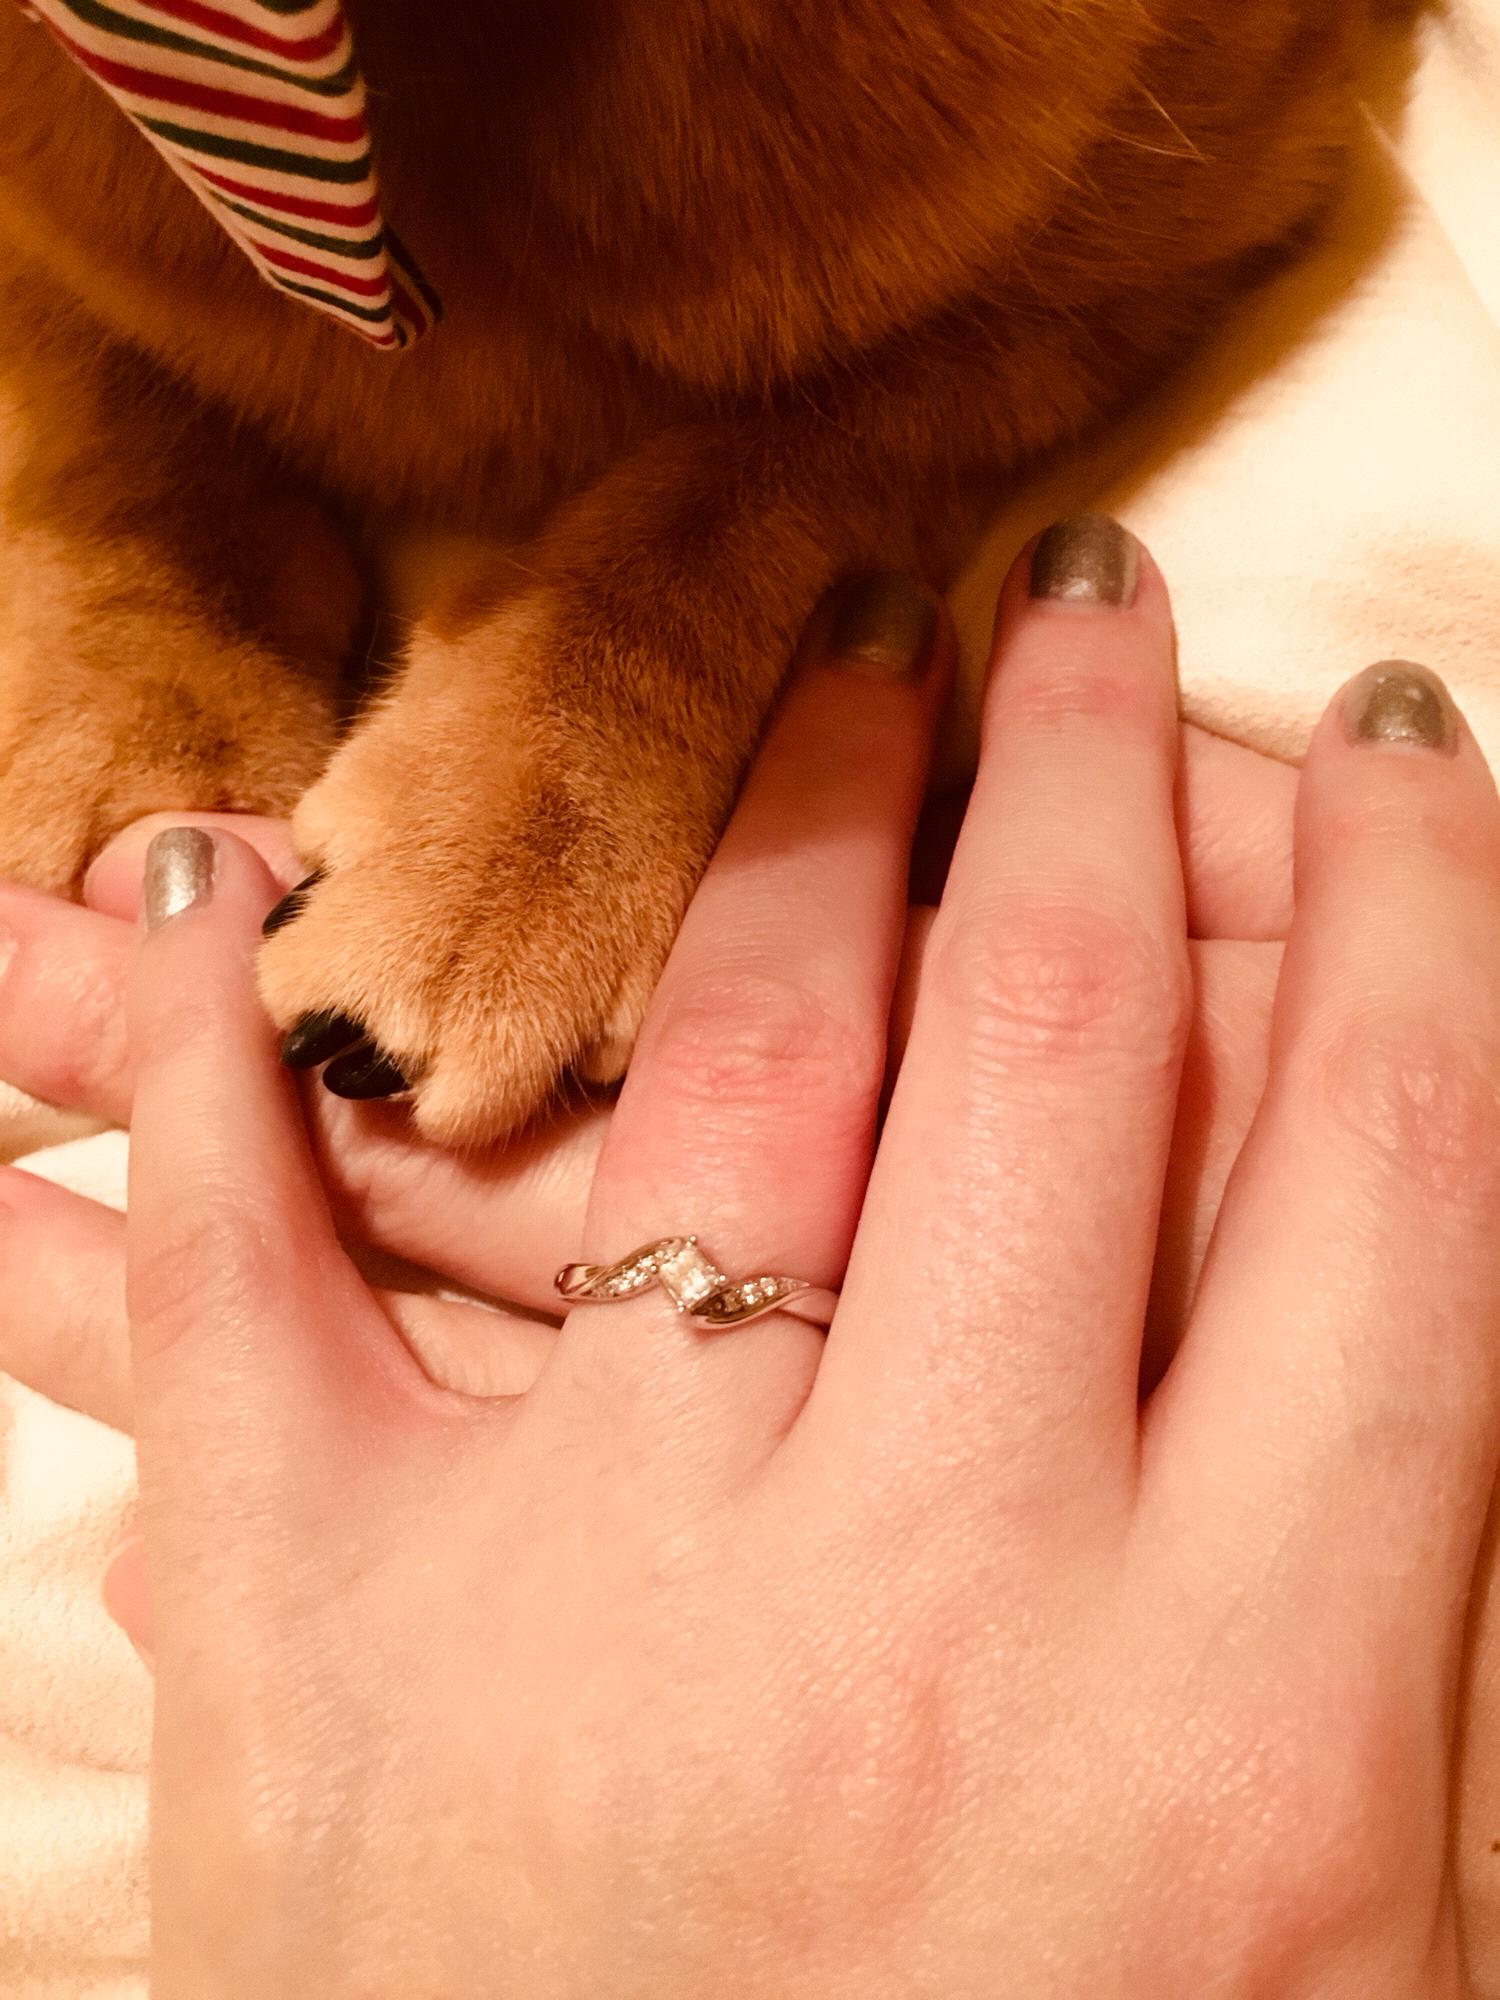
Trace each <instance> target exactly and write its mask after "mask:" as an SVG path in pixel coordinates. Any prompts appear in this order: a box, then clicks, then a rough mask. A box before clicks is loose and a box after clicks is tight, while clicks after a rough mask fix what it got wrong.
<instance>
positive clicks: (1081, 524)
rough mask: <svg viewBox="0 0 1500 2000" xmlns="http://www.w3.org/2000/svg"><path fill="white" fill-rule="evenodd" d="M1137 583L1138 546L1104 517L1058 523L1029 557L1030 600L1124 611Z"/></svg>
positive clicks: (1043, 537)
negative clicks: (1044, 599) (1100, 606)
mask: <svg viewBox="0 0 1500 2000" xmlns="http://www.w3.org/2000/svg"><path fill="white" fill-rule="evenodd" d="M1140 578H1141V545H1140V543H1139V542H1138V541H1137V540H1136V538H1135V536H1134V535H1132V534H1131V533H1130V531H1129V530H1128V529H1126V528H1122V527H1121V526H1120V524H1119V522H1118V521H1112V520H1111V519H1110V518H1109V516H1108V515H1107V514H1079V515H1077V516H1076V517H1075V518H1074V519H1073V520H1071V521H1057V522H1054V523H1053V525H1052V526H1051V527H1050V528H1049V529H1048V530H1047V532H1046V533H1045V534H1044V535H1043V536H1042V538H1041V540H1040V541H1039V542H1038V543H1037V545H1036V547H1035V549H1034V550H1033V551H1032V556H1031V595H1032V596H1033V597H1034V598H1038V599H1041V598H1048V599H1050V600H1051V601H1052V602H1053V603H1061V604H1097V605H1103V606H1109V607H1111V608H1112V609H1114V610H1117V611H1118V610H1123V609H1124V608H1125V607H1126V606H1127V605H1129V604H1131V603H1132V602H1133V601H1134V599H1135V593H1136V587H1137V585H1138V584H1139V583H1140Z"/></svg>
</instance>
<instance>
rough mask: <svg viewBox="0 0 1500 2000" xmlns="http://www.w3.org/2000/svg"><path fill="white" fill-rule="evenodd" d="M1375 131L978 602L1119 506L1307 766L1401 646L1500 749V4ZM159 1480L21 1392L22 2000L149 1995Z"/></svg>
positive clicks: (974, 580) (97, 1158)
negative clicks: (151, 1568) (1044, 541)
mask: <svg viewBox="0 0 1500 2000" xmlns="http://www.w3.org/2000/svg"><path fill="white" fill-rule="evenodd" d="M1368 121H1369V122H1368V143H1367V145H1366V148H1365V152H1364V158H1363V161H1362V166H1361V171H1360V174H1359V176H1358V179H1357V182H1356V185H1355V186H1354V188H1353V189H1352V191H1351V195H1350V198H1349V200H1348V202H1347V203H1346V204H1345V207H1344V210H1343V212H1342V217H1341V221H1340V224H1339V226H1338V227H1337V229H1336V230H1335V231H1334V232H1333V234H1332V237H1331V240H1330V242H1329V244H1328V246H1327V247H1326V248H1325V249H1323V250H1320V251H1319V252H1318V253H1316V254H1315V255H1314V256H1313V257H1312V258H1310V259H1309V260H1308V261H1306V262H1304V263H1303V264H1302V265H1301V266H1300V267H1299V268H1298V269H1296V270H1295V271H1293V272H1291V273H1290V274H1288V275H1287V276H1286V277H1284V278H1283V279H1281V280H1278V281H1277V282H1276V283H1275V284H1274V285H1273V286H1272V287H1271V288H1270V289H1269V290H1267V291H1266V292H1265V293H1264V294H1262V295H1260V296H1258V297H1257V298H1256V299H1255V300H1253V301H1252V302H1251V303H1250V304H1249V306H1248V307H1247V308H1246V309H1244V310H1242V311H1241V312H1240V313H1239V314H1238V315H1237V317H1236V320H1235V323H1234V325H1233V327H1232V328H1231V329H1230V330H1229V331H1228V332H1227V333H1226V335H1225V336H1224V337H1223V338H1222V339H1221V340H1220V341H1219V342H1218V343H1217V344H1216V345H1215V346H1214V348H1213V349H1212V350H1211V351H1210V352H1208V353H1206V354H1204V355H1203V356H1201V357H1200V359H1199V360H1198V361H1197V362H1196V363H1195V364H1194V365H1193V366H1192V368H1191V369H1190V370H1189V371H1188V373H1187V374H1186V375H1185V376H1183V377H1181V378H1180V379H1179V380H1178V381H1177V382H1176V383H1174V385H1173V386H1172V388H1171V389H1170V391H1169V392H1167V393H1166V394H1164V395H1163V396H1161V397H1160V398H1159V399H1158V400H1157V401H1156V403H1155V404H1154V405H1153V406H1152V407H1151V408H1150V409H1147V410H1144V411H1142V412H1141V413H1139V415H1138V416H1137V417H1136V418H1134V419H1133V420H1132V421H1131V422H1130V424H1129V425H1128V426H1126V427H1124V428H1122V429H1121V430H1120V431H1119V432H1117V433H1116V434H1115V435H1113V436H1112V437H1110V438H1109V439H1108V440H1107V441H1106V442H1105V444H1104V445H1103V446H1102V447H1100V448H1098V449H1096V450H1093V451H1091V452H1089V453H1087V454H1080V455H1078V456H1076V457H1075V458H1074V459H1073V460H1072V461H1071V462H1069V463H1068V464H1066V465H1063V466H1060V467H1058V468H1056V469H1055V470H1054V471H1051V472H1049V474H1048V475H1047V477H1046V478H1045V480H1044V481H1042V482H1039V483H1038V484H1037V485H1036V486H1034V487H1033V488H1031V489H1030V490H1029V491H1028V492H1027V493H1026V494H1025V495H1024V496H1023V497H1022V498H1021V500H1020V501H1019V502H1018V503H1017V504H1016V505H1015V506H1014V507H1012V508H1010V509H1008V510H1007V512H1006V514H1005V516H1004V517H1003V519H1001V520H999V521H998V522H997V523H996V524H995V527H994V531H993V533H992V534H991V535H990V536H989V538H988V540H987V543H986V547H985V551H984V554H983V556H982V558H981V559H980V561H979V562H977V563H976V564H975V565H974V567H973V569H972V571H971V573H970V574H969V576H968V577H966V579H965V580H964V582H963V584H962V586H961V587H960V589H959V591H958V592H957V593H956V604H957V609H958V612H959V617H960V623H961V625H962V627H963V629H964V631H965V634H966V636H967V638H968V640H969V641H970V646H969V651H970V655H971V659H972V660H974V661H977V660H978V658H979V657H980V654H981V650H982V645H983V640H984V635H985V633H986V631H987V628H988V624H989V619H990V613H991V607H992V604H993V601H994V593H995V588H996V583H997V579H998V575H999V573H1000V571H1001V570H1002V569H1003V568H1004V566H1005V564H1006V563H1007V562H1008V561H1009V559H1010V557H1011V556H1012V555H1013V553H1014V551H1015V549H1016V548H1017V546H1018V545H1019V544H1020V542H1021V540H1022V539H1023V538H1024V537H1025V536H1026V535H1027V534H1029V533H1030V532H1031V531H1032V530H1033V528H1035V527H1037V526H1040V525H1041V524H1042V523H1043V522H1045V521H1046V520H1048V519H1050V518H1052V517H1053V516H1055V515H1057V514H1060V513H1064V512H1069V511H1073V510H1075V509H1077V508H1078V507H1080V506H1100V507H1105V508H1108V509H1110V510H1112V511H1114V512H1116V513H1119V514H1120V515H1121V516H1123V518H1125V519H1126V520H1128V521H1129V522H1130V523H1131V525H1132V526H1133V527H1135V528H1136V529H1137V530H1138V531H1139V532H1140V533H1141V534H1142V535H1143V536H1144V537H1145V538H1146V540H1147V541H1148V542H1149V543H1150V545H1151V547H1152V548H1153V549H1154V550H1155V552H1156V554H1157V556H1158V557H1159V559H1160V560H1161V562H1162V564H1163V566H1164V567H1165V569H1166V571H1167V574H1168V576H1169V578H1170V580H1171V582H1172V586H1173V590H1174V593H1175V597H1176V603H1177V615H1178V623H1179V628H1180V633H1181V658H1182V675H1183V684H1184V692H1185V697H1186V702H1187V706H1188V709H1189V711H1190V713H1191V714H1192V715H1193V716H1194V717H1196V718H1197V719H1198V720H1200V721H1202V722H1204V723H1206V724H1208V725H1209V726H1210V727H1212V728H1214V729H1217V730H1219V731H1221V732H1222V733H1224V734H1226V735H1230V736H1234V737H1237V738H1240V739H1241V740H1243V741H1245V742H1249V743H1254V744H1257V745H1259V746H1261V747H1263V748H1265V749H1268V750H1272V751H1276V752H1278V753H1280V754H1282V755H1286V756H1295V755H1296V754H1297V753H1298V751H1299V749H1300V746H1301V745H1302V743H1303V742H1304V741H1305V738H1306V735H1307V731H1308V729H1309V726H1310V725H1311V723H1312V721H1313V719H1314V718H1315V716H1316V715H1317V714H1318V712H1319V711H1320V709H1321V708H1322V705H1323V703H1324V701H1325V700H1326V698H1327V696H1328V695H1329V693H1330V692H1331V691H1332V689H1333V688H1334V687H1335V686H1336V685H1337V684H1338V683H1339V682H1340V681H1341V680H1342V679H1344V678H1345V676H1347V675H1348V674H1350V673H1352V672H1354V671H1355V670H1357V669H1358V668H1359V667H1361V666H1363V665H1365V664H1367V663H1368V662H1369V661H1370V660H1373V659H1378V658H1383V657H1388V656H1390V655H1393V654H1399V655H1405V656H1407V657H1411V658H1415V659H1419V660H1427V661H1430V662H1431V664H1432V665H1433V666H1435V667H1437V668H1439V669H1440V670H1441V671H1442V672H1443V673H1444V674H1446V675H1447V676H1448V678H1449V679H1450V681H1451V682H1452V683H1453V685H1454V687H1455V688H1456V689H1457V691H1458V693H1459V696H1460V698H1461V699H1462V701H1463V702H1464V705H1465V707H1466V709H1467V711H1468V713H1469V716H1470V717H1471V719H1472V721H1473V722H1474V724H1475V726H1476V728H1477V729H1478V731H1479V734H1480V736H1481V738H1482V739H1483V740H1484V742H1485V743H1486V745H1487V747H1488V749H1489V753H1490V756H1491V758H1492V760H1494V761H1496V763H1497V766H1500V634H1497V629H1496V628H1497V624H1500V616H1497V614H1500V224H1497V221H1496V218H1497V217H1500V0H1453V5H1452V7H1451V9H1450V12H1449V13H1448V15H1447V16H1446V18H1445V19H1443V20H1441V21H1434V22H1432V23H1430V24H1429V26H1428V28H1427V30H1426V33H1425V36H1424V52H1423V60H1422V64H1421V70H1420V75H1419V78H1418V82H1417V88H1416V92H1415V96H1414V99H1413V101H1412V104H1411V107H1410V109H1409V111H1408V112H1407V114H1406V116H1405V117H1404V119H1403V118H1402V117H1401V115H1400V109H1399V90H1398V88H1397V86H1396V82H1395V80H1393V78H1391V77H1375V78H1372V79H1371V83H1370V89H1369V113H1368ZM972 683H973V677H972V676H971V684H970V688H969V693H968V698H967V702H966V705H965V710H964V716H963V717H961V718H960V722H959V725H958V728H957V730H956V732H955V743H956V744H957V745H959V746H960V748H959V749H958V750H957V752H956V754H957V755H959V756H961V755H962V749H961V746H962V745H963V743H965V742H966V741H968V740H971V738H972V710H973V684H972ZM72 1129H75V1130H76V1128H72ZM66 1130H67V1128H64V1127H63V1126H62V1125H61V1124H59V1123H57V1122H56V1121H55V1120H54V1118H53V1116H52V1114H47V1113H44V1112H41V1111H40V1110H39V1109H38V1108H37V1107H35V1106H28V1105H26V1104H24V1103H23V1102H22V1101H21V1100H19V1099H18V1098H17V1097H16V1096H15V1094H14V1093H11V1094H10V1095H9V1096H8V1097H6V1096H4V1095H3V1093H0V1156H3V1155H4V1154H5V1153H9V1154H12V1155H14V1154H16V1153H29V1154H30V1157H29V1158H28V1160H27V1164H28V1165H29V1166H31V1167H33V1168H34V1169H35V1170H36V1171H39V1172H42V1173H46V1174H48V1175H50V1176H51V1177H53V1178H55V1179H57V1180H59V1181H62V1182H64V1183H66V1184H67V1185H69V1186H72V1187H76V1188H80V1189H82V1190H84V1191H85V1192H88V1193H92V1194H97V1195H101V1196H103V1197H104V1198H107V1199H114V1200H118V1199H119V1198H120V1193H121V1190H122V1187H123V1177H124V1142H123V1139H122V1138H121V1137H120V1135H118V1134H113V1133H111V1134H100V1135H97V1136H93V1137H86V1138H81V1139H80V1138H76V1137H75V1138H73V1139H72V1140H71V1143H68V1144H63V1145H56V1144H52V1145H50V1146H49V1145H48V1141H49V1140H52V1141H55V1140H57V1139H59V1138H62V1137H64V1136H66ZM38 1146H45V1147H47V1149H46V1150H43V1151H40V1152H37V1151H34V1150H33V1149H34V1148H36V1147H38ZM131 1478H132V1466H131V1454H130V1449H129V1447H128V1445H127V1444H125V1443H124V1442H123V1441H122V1440H121V1439H119V1438H117V1437H115V1436H113V1435H112V1434H111V1433H109V1432H107V1431H105V1430H103V1429H101V1428H100V1427H99V1426H97V1425H95V1424H93V1423H90V1422H89V1421H87V1420H86V1419H84V1418H82V1417H78V1416H74V1415H72V1414H71V1413H69V1412H66V1411H61V1410H58V1409H55V1408H53V1407H51V1406H49V1405H47V1404H46V1403H44V1402H42V1401H41V1400H40V1399H39V1398H38V1397H36V1396H33V1395H30V1394H28V1393H27V1392H26V1391H24V1390H21V1389H17V1388H14V1387H13V1386H11V1385H9V1384H7V1383H5V1382H4V1381H3V1379H0V1503H3V1504H0V1993H3V1994H5V1995H6V1996H8V2000H124V1996H127V1995H128V1996H131V2000H139V1996H142V1995H143V1994H144V1991H145V1978H144V1972H143V1969H142V1967H143V1957H144V1947H145V1935H146V1919H145V1908H144V1889H143V1865H142V1864H143V1846H144V1828H145V1776H144V1773H145V1769H146V1760H147V1733H148V1726H149V1684H148V1682H147V1678H146V1675H145V1673H144V1670H143V1669H142V1668H141V1667H140V1665H139V1664H138V1662H137V1661H136V1658H135V1656H134V1654H133V1653H132V1652H131V1651H130V1648H129V1647H128V1646H127V1645H126V1643H125V1641H124V1640H123V1639H122V1638H121V1637H120V1636H119V1635H118V1633H117V1632H116V1631H115V1630H114V1628H113V1627H112V1626H111V1624H110V1623H109V1621H108V1620H107V1619H106V1617H105V1615H104V1613H103V1611H102V1610H101V1609H100V1606H99V1602H98V1592H97V1584H98V1577H99V1573H100V1571H101V1569H102V1568H103V1565H104V1563H105V1561H106V1558H107V1556H108V1554H109V1552H110V1550H111V1548H112V1547H113V1545H114V1543H115V1541H116V1540H117V1539H118V1536H119V1534H120V1532H121V1529H122V1524H123V1523H124V1522H125V1521H126V1519H127V1517H128V1513H129V1509H130V1505H131Z"/></svg>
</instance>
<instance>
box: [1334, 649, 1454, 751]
mask: <svg viewBox="0 0 1500 2000" xmlns="http://www.w3.org/2000/svg"><path fill="white" fill-rule="evenodd" d="M1344 727H1345V729H1346V730H1347V732H1348V735H1349V740H1350V742H1351V743H1409V744H1412V745H1414V746H1415V747H1416V748H1418V749H1422V750H1445V751H1449V752H1453V751H1456V750H1457V748H1458V710H1457V709H1456V708H1455V707H1454V706H1453V698H1452V696H1451V695H1450V694H1449V692H1448V690H1447V688H1446V687H1444V685H1443V683H1442V681H1441V680H1439V678H1438V676H1437V675H1436V674H1435V673H1433V672H1432V671H1431V669H1430V668H1428V667H1419V666H1417V665H1416V663H1415V662H1414V661H1412V660H1380V661H1378V662H1377V663H1376V665H1374V666H1373V667H1366V668H1365V671H1364V672H1363V673H1362V674H1360V675H1358V676H1357V678H1356V679H1354V680H1352V681H1350V683H1349V685H1348V687H1347V688H1345V690H1344Z"/></svg>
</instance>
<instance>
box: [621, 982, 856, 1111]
mask: <svg viewBox="0 0 1500 2000" xmlns="http://www.w3.org/2000/svg"><path fill="white" fill-rule="evenodd" d="M652 1062H653V1066H654V1067H655V1068H656V1069H657V1070H658V1072H659V1073H660V1074H661V1075H662V1076H663V1077H664V1079H665V1080H666V1082H667V1084H668V1087H669V1088H670V1089H671V1090H672V1091H673V1093H674V1094H676V1095H677V1096H679V1097H680V1098H682V1099H683V1100H685V1101H686V1102H688V1103H690V1104H698V1105H703V1106H705V1107H707V1106H711V1105H713V1106H723V1105H732V1106H738V1107H746V1108H752V1109H753V1108H755V1107H757V1106H764V1107H765V1108H767V1109H770V1110H775V1111H777V1112H780V1113H787V1112H790V1111H793V1110H796V1111H798V1112H801V1111H803V1110H807V1111H809V1112H810V1113H811V1114H812V1115H813V1116H815V1117H817V1118H818V1119H819V1120H822V1119H826V1118H828V1117H830V1116H836V1115H837V1114H838V1113H839V1112H841V1111H843V1112H847V1113H854V1112H856V1111H857V1112H859V1113H860V1114H863V1112H864V1111H865V1110H866V1109H867V1108H868V1106H869V1105H870V1104H871V1103H873V1101H874V1099H875V1097H876V1095H877V1093H878V1091H879V1089H880V1084H881V1080H882V1077H883V1075H884V1069H885V1031H884V1022H883V1021H877V1020H875V1019H874V1018H873V1010H872V1016H871V1018H870V1019H865V1020H862V1019H861V1018H860V1017H859V1015H858V1013H857V1012H856V1011H855V1010H854V1009H852V1008H850V1007H848V1006H840V1005H838V1004H837V1003H835V1002H833V1001H832V1000H831V999H829V998H828V997H827V996H825V995H820V994H819V993H818V992H816V991H815V990H814V989H813V988H812V987H810V986H808V985H806V984H804V983H802V982H800V981H798V980H796V979H791V978H787V977H784V976H782V975H780V974H777V973H762V972H745V971H735V972H732V973H719V974H711V975H701V976H696V977H694V978H693V979H692V980H691V982H690V983H688V984H686V985H685V986H683V987H682V988H681V989H680V990H679V991H677V992H676V993H674V994H673V995H671V996H670V997H669V998H668V999H667V1001H666V1003H665V1006H664V1009H663V1011H662V1015H661V1018H660V1020H659V1021H658V1023H657V1026H656V1031H655V1034H654V1036H653V1047H652Z"/></svg>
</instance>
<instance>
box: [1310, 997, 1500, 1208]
mask: <svg viewBox="0 0 1500 2000" xmlns="http://www.w3.org/2000/svg"><path fill="white" fill-rule="evenodd" d="M1317 1067H1318V1071H1319V1075H1318V1079H1317V1082H1318V1098H1319V1100H1320V1101H1321V1103H1322V1105H1323V1107H1324V1109H1325V1111H1326V1113H1327V1115H1328V1116H1330V1117H1331V1118H1332V1119H1333V1120H1334V1122H1335V1124H1336V1125H1337V1126H1338V1128H1339V1129H1340V1130H1341V1131H1343V1132H1344V1133H1346V1134H1348V1135H1349V1136H1350V1137H1351V1138H1352V1139H1353V1140H1354V1141H1355V1143H1356V1144H1357V1146H1358V1147H1359V1148H1360V1149H1361V1150H1362V1151H1363V1152H1365V1153H1366V1154H1368V1155H1369V1156H1371V1157H1372V1158H1373V1160H1374V1161H1375V1162H1376V1164H1377V1166H1378V1167H1379V1169H1380V1170H1381V1171H1382V1172H1383V1173H1385V1174H1387V1175H1389V1176H1390V1177H1392V1178H1394V1179H1398V1180H1400V1181H1402V1182H1406V1183H1409V1184H1412V1185H1414V1187H1415V1188H1416V1189H1417V1190H1418V1191H1419V1192H1421V1193H1423V1194H1425V1195H1427V1196H1429V1197H1431V1198H1432V1199H1433V1200H1434V1201H1437V1202H1440V1203H1443V1202H1448V1203H1453V1204H1456V1205H1458V1206H1460V1207H1461V1208H1463V1209H1464V1210H1465V1211H1468V1210H1470V1209H1471V1208H1472V1207H1474V1206H1475V1205H1479V1206H1483V1207H1488V1206H1489V1205H1490V1204H1491V1203H1492V1202H1493V1200H1494V1198H1495V1196H1496V1195H1497V1194H1500V1051H1495V1050H1492V1049H1488V1048H1486V1047H1485V1046H1484V1045H1483V1044H1482V1043H1480V1042H1479V1041H1478V1040H1477V1038H1473V1037H1467V1036H1464V1035H1462V1034H1455V1033H1453V1032H1451V1031H1445V1030H1443V1029H1442V1028H1440V1027H1438V1026H1436V1025H1435V1024H1434V1023H1433V1021H1432V1020H1431V1019H1416V1018H1413V1019H1405V1020H1403V1019H1397V1020H1386V1021H1380V1022H1374V1023H1371V1022H1368V1021H1360V1022H1356V1023H1352V1024H1349V1025H1347V1026H1345V1027H1343V1028H1342V1029H1341V1030H1340V1031H1339V1032H1338V1033H1337V1035H1335V1036H1334V1037H1333V1038H1332V1039H1331V1041H1330V1043H1329V1045H1328V1047H1327V1048H1326V1050H1325V1051H1324V1052H1322V1053H1321V1055H1320V1056H1319V1058H1318V1063H1317Z"/></svg>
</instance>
